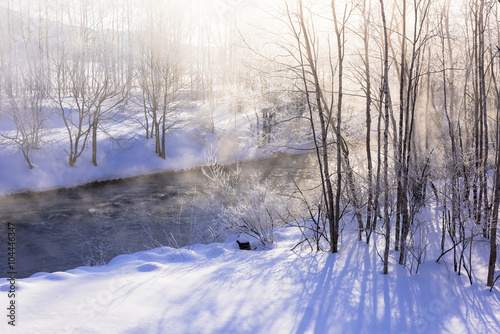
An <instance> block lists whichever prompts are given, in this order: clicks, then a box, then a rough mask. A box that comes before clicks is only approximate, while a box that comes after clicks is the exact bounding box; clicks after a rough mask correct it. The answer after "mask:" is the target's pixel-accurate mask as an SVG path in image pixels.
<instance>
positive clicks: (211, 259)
mask: <svg viewBox="0 0 500 334" xmlns="http://www.w3.org/2000/svg"><path fill="white" fill-rule="evenodd" d="M206 112H207V110H204V109H203V108H200V109H199V110H198V111H193V112H192V113H195V114H191V115H189V112H186V118H188V119H190V120H192V123H190V124H189V126H186V127H185V128H182V129H177V130H175V131H172V133H171V134H169V135H168V137H167V140H168V149H167V159H166V160H162V159H160V158H158V157H157V156H156V155H155V153H154V149H153V147H154V142H153V141H152V140H146V139H145V138H144V130H143V129H142V128H141V126H140V124H139V123H138V122H137V121H134V118H127V120H126V121H124V122H122V123H109V124H108V125H107V127H108V131H109V132H111V133H113V134H114V135H115V136H123V138H126V139H127V141H124V142H122V146H123V147H124V148H126V149H122V148H118V147H117V144H116V142H114V141H112V140H110V139H109V138H107V137H104V136H103V137H101V138H100V141H99V147H98V149H99V151H98V152H99V153H98V154H99V166H98V167H94V166H92V164H91V163H90V149H89V148H87V151H86V153H85V154H84V155H82V156H81V157H80V159H79V160H78V162H77V166H76V167H73V168H71V167H69V166H68V164H67V157H66V156H65V153H64V150H63V149H64V148H65V147H66V146H65V145H67V138H66V136H65V134H64V132H62V131H61V126H60V124H59V125H58V124H57V122H55V123H53V124H50V126H48V127H47V128H46V130H45V131H46V136H45V140H46V142H45V144H44V145H43V147H42V149H41V150H39V151H37V152H35V154H34V163H35V164H36V167H35V168H34V169H32V170H30V169H28V168H27V165H26V162H25V161H24V160H23V158H22V156H21V154H20V153H19V152H18V151H17V149H15V148H14V147H13V146H2V147H1V149H0V195H3V194H8V193H14V192H20V191H26V190H43V189H50V188H56V187H70V186H75V185H78V184H82V183H86V182H89V181H93V180H103V179H113V178H120V177H127V176H134V175H140V174H145V173H154V172H158V171H163V170H180V169H185V168H190V167H193V166H199V165H202V164H203V163H204V162H205V153H207V152H210V151H213V150H215V149H216V150H217V154H218V159H219V160H221V161H235V160H242V159H248V158H258V157H262V156H264V155H265V154H268V152H265V151H260V150H259V149H257V148H256V147H255V146H252V145H251V144H250V145H249V144H248V140H247V141H245V136H248V134H249V129H250V125H249V122H248V118H247V117H246V116H245V115H239V116H238V117H237V119H236V126H235V119H234V115H230V114H228V113H227V112H226V110H224V109H223V108H221V109H220V110H217V111H216V115H215V117H216V124H217V129H216V133H215V134H212V133H211V132H210V131H209V129H208V127H207V125H206V119H207V117H208V116H207V114H206ZM9 130H12V128H11V125H9V124H8V122H5V121H1V122H0V131H9ZM426 219H427V221H428V223H429V230H430V231H431V232H430V238H431V239H432V238H434V240H432V242H431V243H430V245H431V246H430V247H436V245H439V242H438V241H436V240H435V239H436V238H439V235H440V232H439V231H440V229H439V226H437V225H435V224H436V222H438V221H440V220H439V218H438V217H437V216H436V215H435V213H433V211H429V212H428V216H427V218H426ZM349 224H350V223H348V225H347V228H346V230H345V232H344V235H343V242H342V244H341V246H340V249H341V251H340V253H338V254H334V255H332V254H329V253H326V252H310V251H307V250H299V249H297V250H295V251H291V249H292V248H293V246H294V245H296V244H297V243H298V242H299V241H300V238H301V233H300V232H299V230H298V229H297V228H296V227H293V226H288V227H285V228H280V229H278V230H277V231H276V233H275V239H276V243H275V245H274V246H273V247H272V248H270V249H258V250H253V251H241V250H239V249H238V248H237V244H236V242H235V240H236V236H232V237H230V238H229V239H228V240H227V241H226V242H224V243H218V244H211V245H201V244H197V245H194V246H192V247H186V248H183V249H179V250H177V249H172V248H167V247H164V248H157V249H154V250H150V251H143V252H138V253H134V254H129V255H121V256H118V257H116V258H115V259H113V260H112V261H111V262H110V263H109V264H108V265H106V266H103V267H80V268H76V269H72V270H68V271H66V272H55V273H38V274H35V275H33V276H32V277H29V278H25V279H19V280H16V282H15V302H16V304H15V306H16V318H15V324H16V326H15V327H13V326H10V325H9V324H8V321H9V318H8V317H6V316H7V315H8V312H9V311H8V310H7V307H8V305H9V304H8V303H9V302H10V300H12V298H8V295H9V290H10V289H11V286H10V283H9V280H8V279H7V280H6V279H5V278H3V279H1V280H0V309H2V310H4V311H3V313H2V314H1V317H2V318H3V320H2V321H0V333H137V334H139V333H141V334H142V333H453V334H455V333H495V332H500V292H499V291H498V289H496V288H495V289H494V290H493V292H490V291H489V290H488V289H487V288H486V287H485V284H484V278H485V277H486V269H487V268H486V265H487V260H486V259H487V254H488V245H487V243H486V242H481V241H479V242H477V244H476V245H475V246H474V252H475V253H474V258H475V261H474V265H475V268H474V285H469V283H468V279H467V278H466V276H465V275H462V276H457V274H456V273H454V272H453V271H452V268H451V266H450V261H451V260H450V258H449V257H445V261H441V263H439V264H438V263H435V259H436V258H437V257H438V255H439V251H440V250H439V249H428V252H427V255H426V259H427V261H426V263H424V264H422V265H421V267H420V268H419V273H418V274H416V275H410V274H409V272H408V270H407V269H405V268H404V267H402V266H400V265H398V264H396V257H397V254H393V256H391V264H390V273H389V274H388V275H382V274H381V272H382V262H381V260H380V257H379V255H378V254H377V248H378V252H379V253H381V252H382V247H383V240H382V237H380V240H379V242H378V243H376V244H377V246H375V244H373V243H372V244H371V245H366V244H364V243H359V242H357V241H356V232H355V231H354V228H353V227H350V225H349ZM374 238H375V239H377V236H374ZM447 256H451V253H449V254H448V255H447ZM449 270H451V271H449Z"/></svg>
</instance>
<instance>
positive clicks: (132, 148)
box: [0, 106, 269, 196]
mask: <svg viewBox="0 0 500 334" xmlns="http://www.w3.org/2000/svg"><path fill="white" fill-rule="evenodd" d="M209 113H210V110H209V109H208V108H207V106H201V107H199V108H195V109H194V110H188V111H184V112H182V113H181V115H179V116H178V117H179V118H182V119H184V120H185V122H184V124H183V125H184V126H183V127H179V128H177V129H174V130H171V131H170V132H169V133H168V134H167V136H166V159H165V160H163V159H161V158H159V157H158V155H157V154H155V152H154V151H155V149H154V147H155V143H154V140H151V139H150V140H147V139H146V133H145V130H144V128H143V126H142V124H141V122H142V123H143V121H142V119H143V118H144V116H143V114H142V113H140V112H138V113H137V114H133V113H132V114H130V111H128V113H126V114H125V112H123V113H122V114H118V116H117V117H115V119H114V120H111V121H108V122H107V123H106V124H105V128H106V131H107V132H108V133H110V134H112V135H113V138H114V139H111V138H110V137H109V136H107V135H104V134H103V133H102V132H101V134H100V135H99V138H98V148H97V156H98V158H97V160H98V166H97V167H96V166H93V165H92V163H91V147H90V143H87V147H86V149H85V151H84V153H83V154H82V156H80V157H79V158H78V160H77V163H76V166H75V167H70V166H69V165H68V157H67V155H66V153H65V150H69V146H68V141H69V139H68V135H67V132H66V129H65V128H64V124H63V123H62V121H60V120H59V118H58V116H57V112H54V115H53V116H52V117H51V119H50V120H49V121H48V122H46V123H47V124H46V125H45V128H44V130H43V138H42V140H43V142H42V145H41V148H40V149H39V150H36V151H33V157H32V162H33V163H34V165H35V168H33V169H29V168H28V164H27V163H26V161H25V160H24V158H23V156H22V154H21V152H20V151H19V149H18V148H17V147H16V146H15V145H12V143H10V144H9V142H8V141H6V140H5V139H4V140H3V143H4V144H3V145H0V196H2V195H6V194H11V193H17V192H24V191H29V190H35V191H38V190H48V189H54V188H60V187H73V186H77V185H81V184H84V183H87V182H92V181H101V180H109V179H117V178H124V177H132V176H138V175H143V174H150V173H157V172H161V171H177V170H182V169H189V168H192V167H196V166H202V165H203V164H204V163H205V160H206V158H205V155H206V154H207V153H213V152H217V156H218V157H217V158H218V160H219V162H221V161H222V162H225V163H227V162H233V161H237V160H238V161H241V160H246V159H254V158H259V157H264V156H267V155H268V154H269V152H265V151H264V150H262V149H259V148H257V147H256V145H253V143H249V141H251V139H248V136H249V131H250V123H249V119H251V118H252V115H250V116H248V115H246V114H244V113H243V114H237V115H236V120H235V115H234V113H233V114H231V113H229V112H228V111H227V106H221V107H218V108H216V109H215V111H214V123H215V125H216V128H215V133H212V132H211V131H210V126H209V123H208V122H209V119H210V116H209ZM118 120H120V122H118ZM9 131H10V133H13V132H14V131H15V126H14V125H13V124H12V123H11V122H9V121H8V120H7V119H5V118H4V119H0V134H2V133H3V134H6V135H7V134H9ZM117 138H120V139H122V140H120V141H116V140H115V139H117ZM0 139H1V137H0ZM1 142H2V141H0V143H1Z"/></svg>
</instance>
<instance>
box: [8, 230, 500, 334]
mask: <svg viewBox="0 0 500 334" xmlns="http://www.w3.org/2000/svg"><path fill="white" fill-rule="evenodd" d="M275 237H276V240H277V242H276V245H275V246H274V247H273V248H272V249H263V250H252V251H242V250H239V249H237V244H236V242H235V238H236V237H235V236H233V237H232V238H229V239H228V240H227V241H226V242H224V243H218V244H211V245H201V244H197V245H194V247H191V248H183V249H180V250H176V249H171V248H166V247H165V248H158V249H154V250H150V251H144V252H138V253H135V254H130V255H121V256H118V257H116V258H115V259H113V260H112V261H111V262H110V263H109V264H108V265H106V266H103V267H80V268H76V269H73V270H68V271H66V272H56V273H39V274H35V275H33V276H32V277H30V278H26V279H21V280H18V281H17V282H16V298H17V299H16V305H17V307H18V309H17V318H16V327H15V330H14V328H13V327H11V326H9V325H8V324H7V320H8V319H6V318H5V316H4V320H3V321H0V332H1V333H137V334H139V333H140V334H142V333H453V334H456V333H497V332H499V331H500V292H498V290H496V289H495V290H494V291H493V292H489V290H488V289H487V288H486V287H485V286H484V282H482V281H480V280H479V281H477V282H476V283H475V284H474V285H472V286H471V285H469V284H468V280H467V279H466V277H465V276H461V277H460V276H457V275H456V273H453V272H448V270H447V267H446V265H445V264H444V263H440V264H437V263H435V262H434V259H435V257H434V256H435V255H436V254H435V252H433V251H432V250H429V256H428V259H427V260H428V261H427V262H426V263H424V264H423V265H422V266H421V267H420V270H419V273H418V274H417V275H410V274H409V273H408V270H407V269H405V268H404V267H402V266H400V265H397V264H396V263H395V260H394V259H392V260H391V264H390V272H389V274H388V275H382V274H381V271H382V262H381V261H380V258H379V256H378V255H377V254H376V249H375V246H374V245H373V244H372V245H366V244H365V243H360V242H357V241H356V240H355V233H354V231H351V232H349V231H348V230H346V232H345V235H344V241H343V243H342V245H341V251H340V253H338V254H329V253H326V252H309V251H304V250H296V251H291V250H290V249H291V248H292V247H293V246H294V245H295V244H296V243H297V242H298V241H299V240H300V232H299V230H298V229H297V228H296V227H286V228H281V229H279V230H277V231H276V234H275ZM381 244H382V243H381ZM381 244H379V249H380V248H381ZM478 249H479V253H481V246H478ZM484 250H485V251H486V250H487V248H484ZM485 253H486V252H485ZM475 270H476V274H477V275H478V277H484V276H483V271H482V270H481V268H475ZM8 290H9V284H8V283H5V281H4V282H3V284H0V305H4V306H5V305H7V304H6V303H7V299H6V295H7V293H6V292H7V291H8ZM2 309H3V310H4V313H5V312H6V310H5V309H6V307H2Z"/></svg>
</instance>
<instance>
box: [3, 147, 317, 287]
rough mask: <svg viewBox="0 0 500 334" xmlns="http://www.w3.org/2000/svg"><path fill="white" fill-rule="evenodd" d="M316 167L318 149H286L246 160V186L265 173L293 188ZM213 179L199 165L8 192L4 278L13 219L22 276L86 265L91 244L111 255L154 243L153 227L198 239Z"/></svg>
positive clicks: (162, 237)
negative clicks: (200, 201)
mask: <svg viewBox="0 0 500 334" xmlns="http://www.w3.org/2000/svg"><path fill="white" fill-rule="evenodd" d="M313 166H314V156H313V155H310V154H303V155H284V154H280V155H279V156H277V157H275V158H271V159H264V160H258V161H249V162H244V163H240V164H239V167H240V169H241V179H242V181H241V184H245V183H246V181H248V180H249V179H250V177H251V175H254V174H256V173H259V175H260V177H261V178H262V179H263V178H269V179H270V180H272V182H273V186H274V187H275V188H276V189H277V190H278V191H279V192H290V191H292V190H293V189H294V187H295V186H294V184H293V181H292V177H293V179H294V180H295V181H296V182H297V183H299V185H300V186H301V187H309V186H310V185H311V183H310V182H311V180H313V179H315V178H316V174H317V173H316V169H315V168H314V167H313ZM233 167H234V166H228V167H227V168H233ZM206 184H207V179H206V177H205V176H204V175H203V173H202V171H201V169H200V168H197V169H192V170H188V171H181V172H165V173H160V174H153V175H145V176H139V177H134V178H128V179H120V180H113V181H106V182H96V183H92V184H88V185H85V186H80V187H75V188H69V189H58V190H53V191H44V192H29V193H24V194H15V195H9V196H2V197H0V245H1V247H0V248H1V249H0V252H1V253H0V277H7V276H8V275H7V272H8V271H9V270H8V269H9V268H8V259H7V258H8V250H7V245H8V242H7V235H8V234H7V227H8V224H9V223H10V224H13V225H14V226H15V229H16V242H15V248H16V256H15V260H16V272H17V277H18V278H23V277H29V276H30V275H32V274H34V273H37V272H54V271H64V270H68V269H71V268H75V267H78V266H82V265H83V264H84V262H85V258H86V257H88V256H89V255H90V254H91V253H90V250H92V254H93V256H94V259H98V258H99V254H98V252H97V249H98V248H99V247H96V246H98V245H99V244H100V245H103V246H104V247H105V248H106V249H105V250H104V249H103V251H104V252H103V257H105V259H106V260H107V261H109V260H110V259H111V258H113V257H114V256H117V255H119V254H124V253H132V252H136V251H141V250H145V249H147V248H153V247H154V243H152V242H151V238H150V236H149V235H148V231H149V232H151V234H152V235H153V236H155V238H154V239H156V240H159V241H160V242H162V244H163V245H165V246H175V245H176V244H177V245H179V246H185V245H187V244H189V242H190V240H191V238H192V233H191V231H192V230H193V226H192V224H191V223H192V222H193V221H195V222H197V223H196V224H198V226H195V227H196V229H195V230H202V229H203V228H204V226H203V224H205V222H204V220H203V217H200V213H198V212H196V210H195V209H194V208H195V205H193V202H194V201H196V200H197V198H199V196H204V191H205V189H206ZM200 224H201V226H200ZM10 226H12V225H10ZM207 228H208V226H207ZM167 236H169V237H170V238H167ZM172 236H173V237H172ZM174 239H175V241H174ZM167 240H168V242H167ZM165 243H168V244H165ZM89 246H90V247H89Z"/></svg>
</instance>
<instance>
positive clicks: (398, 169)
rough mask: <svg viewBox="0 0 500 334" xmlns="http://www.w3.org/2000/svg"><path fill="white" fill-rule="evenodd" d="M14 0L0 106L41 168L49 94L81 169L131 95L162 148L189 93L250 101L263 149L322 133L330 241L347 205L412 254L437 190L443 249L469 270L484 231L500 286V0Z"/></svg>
mask: <svg viewBox="0 0 500 334" xmlns="http://www.w3.org/2000/svg"><path fill="white" fill-rule="evenodd" d="M210 3H212V2H210ZM228 3H229V2H228ZM228 3H226V5H227V6H226V7H227V8H231V6H230V3H229V5H228ZM1 4H2V14H1V15H2V16H3V19H2V21H3V23H2V25H1V31H0V38H1V43H2V46H5V47H2V48H1V50H0V66H1V73H2V77H1V83H0V84H1V90H0V91H1V94H0V99H1V100H0V107H1V109H0V110H1V113H2V114H3V115H6V117H8V118H9V119H10V120H11V121H12V122H14V123H15V124H16V128H17V131H16V133H12V134H11V135H9V136H10V137H9V138H8V139H9V140H11V141H12V142H14V143H16V145H18V147H19V148H20V151H21V152H22V154H23V155H24V157H25V159H26V161H27V163H28V165H29V166H30V167H32V162H31V160H30V158H31V152H32V151H33V150H36V149H37V148H38V147H39V145H40V143H41V134H42V132H41V129H42V128H43V124H44V122H46V121H47V119H48V114H47V108H46V106H47V105H50V106H51V107H52V109H51V110H54V111H56V112H57V113H58V115H59V118H60V120H61V121H62V122H63V124H64V127H65V129H66V133H67V138H68V146H67V147H66V154H67V156H68V163H69V165H70V166H74V165H75V163H76V161H77V160H78V158H79V157H80V156H81V155H82V153H83V151H84V150H85V148H86V147H87V146H88V145H91V149H92V162H93V163H94V165H97V158H96V157H97V153H96V152H97V142H98V141H97V136H98V135H99V132H102V131H105V129H104V127H103V126H102V124H103V122H106V121H109V120H113V119H114V118H115V117H116V115H117V110H119V109H118V108H117V107H118V106H120V105H126V106H129V107H130V106H134V108H136V109H137V110H141V111H142V112H143V115H144V116H143V117H142V118H141V123H142V125H143V127H144V134H145V137H146V138H147V139H151V140H154V141H155V151H156V153H157V154H158V155H159V157H161V158H165V150H166V147H167V145H168V143H166V139H165V138H166V134H167V133H168V131H170V130H172V129H175V128H176V127H178V126H180V125H181V124H180V123H181V122H182V120H181V119H179V118H178V117H177V116H176V115H177V114H178V110H179V109H180V108H182V105H185V103H186V101H191V102H193V101H197V102H200V103H202V104H205V105H208V106H209V110H210V111H211V112H210V113H209V115H208V119H207V120H206V122H207V124H208V125H209V127H210V129H211V131H212V132H213V131H215V124H214V119H213V111H214V110H215V108H216V106H217V105H221V104H225V105H227V106H228V112H233V113H234V114H235V120H236V114H237V113H242V112H246V113H248V114H249V115H250V114H252V116H253V118H252V120H250V118H249V121H250V123H251V127H252V131H253V132H254V136H255V137H254V140H255V143H254V144H255V145H257V146H266V145H277V146H279V145H285V146H286V145H288V144H290V142H289V141H288V142H287V140H290V138H294V139H295V142H297V141H300V140H305V139H307V140H308V141H309V142H310V148H311V150H312V151H313V152H314V154H315V156H316V161H317V169H318V173H319V175H320V178H321V184H320V188H321V199H320V200H319V203H320V205H319V206H318V209H317V210H318V213H319V214H318V215H312V216H314V217H319V218H315V219H323V220H324V222H325V223H324V224H318V229H322V230H321V231H318V232H319V233H318V234H317V235H318V236H319V238H324V239H325V240H327V241H328V243H329V245H330V251H331V252H337V251H338V250H339V235H340V233H341V229H342V227H341V220H342V218H343V216H344V214H345V211H346V208H348V210H349V211H351V212H352V213H353V214H354V216H355V219H356V222H357V227H358V238H359V240H363V239H364V240H365V241H366V242H367V243H369V242H370V240H371V236H372V233H373V232H376V233H380V234H382V235H383V236H384V239H385V249H384V252H383V256H382V258H383V261H384V272H385V273H387V272H388V262H389V251H390V249H394V250H395V251H398V252H399V253H398V256H399V257H398V259H397V261H398V262H399V263H400V264H401V265H408V263H409V261H412V260H411V259H412V258H413V259H415V258H418V256H419V255H418V254H417V255H415V254H416V253H415V252H417V253H418V252H422V251H423V250H422V249H425V245H426V241H425V240H424V241H423V244H421V245H420V246H421V247H420V248H419V249H420V251H416V250H415V240H416V233H422V231H423V229H424V227H422V225H421V224H419V218H418V213H419V212H420V210H421V208H422V207H425V205H426V204H427V203H428V202H429V200H430V198H431V197H432V198H433V199H434V200H435V201H436V202H437V206H438V208H439V210H441V211H440V212H441V214H440V217H441V218H442V222H440V223H441V225H442V226H441V232H442V235H441V239H440V242H441V244H440V246H441V250H442V253H443V255H444V254H448V253H452V254H453V261H454V270H455V271H457V272H458V273H459V274H460V273H461V271H462V270H465V272H466V274H467V275H468V277H469V279H470V280H471V282H472V273H471V271H472V258H471V254H472V247H473V241H474V240H478V239H480V238H484V239H489V240H490V259H489V270H488V276H487V285H488V286H492V285H493V284H494V280H495V264H496V254H497V250H496V249H497V235H496V228H497V220H498V207H499V202H500V193H499V191H500V175H499V174H500V160H499V155H498V142H499V128H498V115H499V112H498V111H499V109H500V89H499V87H498V82H497V76H498V74H499V70H500V67H499V61H498V53H499V52H500V40H499V39H500V25H499V22H500V20H499V17H498V16H499V13H498V10H499V9H498V6H499V4H498V2H497V1H492V0H461V1H450V0H442V1H431V0H402V1H396V0H378V1H370V0H342V1H340V0H332V1H329V2H319V1H308V0H290V1H284V2H282V3H281V4H280V5H278V6H277V8H273V9H269V10H268V11H267V12H266V13H265V15H266V19H265V20H263V21H262V23H261V25H260V26H259V24H260V23H258V22H256V23H255V24H254V27H253V28H254V29H253V30H244V29H243V27H242V21H240V18H241V17H240V16H238V15H236V14H235V13H233V12H231V11H230V10H228V9H227V8H226V9H220V8H219V7H217V5H210V4H207V3H206V2H194V1H186V2H183V3H181V2H179V1H154V0H150V1H143V2H137V1H133V0H122V1H118V0H107V1H104V0H103V1H91V0H84V1H73V2H71V3H70V4H68V2H67V1H65V2H64V4H63V2H61V1H58V0H39V1H14V0H3V1H2V2H1ZM214 4H215V2H214ZM235 126H236V125H235ZM4 136H5V135H4ZM284 138H285V141H283V140H284ZM89 143H90V144H89ZM290 145H291V144H290ZM431 195H432V196H431ZM419 229H420V230H419ZM420 239H422V238H420ZM449 245H451V246H449ZM420 256H421V253H420ZM418 261H420V258H418Z"/></svg>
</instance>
